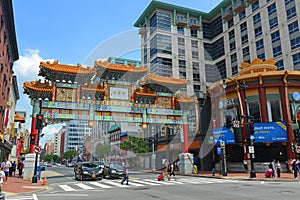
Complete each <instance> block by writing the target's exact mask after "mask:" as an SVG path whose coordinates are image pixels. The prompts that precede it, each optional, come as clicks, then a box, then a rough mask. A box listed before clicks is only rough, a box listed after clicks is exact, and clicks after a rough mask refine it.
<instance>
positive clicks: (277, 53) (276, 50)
mask: <svg viewBox="0 0 300 200" xmlns="http://www.w3.org/2000/svg"><path fill="white" fill-rule="evenodd" d="M281 55H282V50H281V46H277V47H274V48H273V57H274V58H276V57H278V56H281Z"/></svg>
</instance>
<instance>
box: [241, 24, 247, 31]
mask: <svg viewBox="0 0 300 200" xmlns="http://www.w3.org/2000/svg"><path fill="white" fill-rule="evenodd" d="M240 29H241V33H242V32H244V31H247V22H244V23H242V24H241V25H240Z"/></svg>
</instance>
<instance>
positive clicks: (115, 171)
mask: <svg viewBox="0 0 300 200" xmlns="http://www.w3.org/2000/svg"><path fill="white" fill-rule="evenodd" d="M107 176H108V177H110V178H120V177H123V176H124V167H123V166H122V165H120V164H118V163H109V164H105V165H104V170H103V178H106V177H107Z"/></svg>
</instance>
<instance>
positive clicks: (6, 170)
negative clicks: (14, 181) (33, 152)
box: [1, 158, 11, 184]
mask: <svg viewBox="0 0 300 200" xmlns="http://www.w3.org/2000/svg"><path fill="white" fill-rule="evenodd" d="M1 167H2V169H3V171H4V173H5V179H4V182H3V184H6V183H7V179H8V175H9V168H11V163H10V162H9V161H8V160H7V158H5V159H4V162H2V163H1Z"/></svg>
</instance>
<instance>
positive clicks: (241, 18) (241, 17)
mask: <svg viewBox="0 0 300 200" xmlns="http://www.w3.org/2000/svg"><path fill="white" fill-rule="evenodd" d="M245 17H246V11H245V10H243V11H242V12H240V13H239V18H240V21H241V20H243V19H244V18H245Z"/></svg>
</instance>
